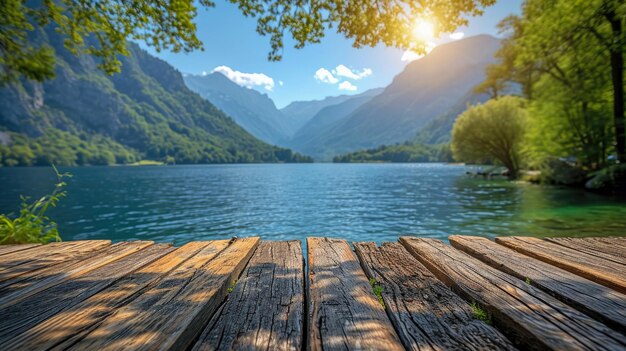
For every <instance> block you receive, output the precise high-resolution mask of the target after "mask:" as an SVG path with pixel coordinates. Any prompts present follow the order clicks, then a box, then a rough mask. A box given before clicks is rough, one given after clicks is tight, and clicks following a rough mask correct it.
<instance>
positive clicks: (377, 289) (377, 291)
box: [370, 278, 385, 308]
mask: <svg viewBox="0 0 626 351" xmlns="http://www.w3.org/2000/svg"><path fill="white" fill-rule="evenodd" d="M370 285H371V286H372V291H373V292H374V295H376V297H377V298H378V302H380V304H381V305H382V306H383V308H385V301H384V300H383V286H382V285H380V283H378V282H376V279H374V278H370Z"/></svg>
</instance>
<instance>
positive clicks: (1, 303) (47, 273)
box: [0, 241, 153, 309]
mask: <svg viewBox="0 0 626 351" xmlns="http://www.w3.org/2000/svg"><path fill="white" fill-rule="evenodd" d="M152 244H153V242H152V241H133V242H122V243H117V244H115V245H112V246H109V247H107V248H106V249H103V250H100V251H96V252H95V253H94V254H93V255H90V256H88V257H84V256H83V257H82V259H78V260H70V261H69V262H66V263H61V264H57V265H53V266H51V267H49V268H42V269H40V270H37V271H35V273H36V274H32V275H30V274H29V276H28V278H27V279H23V280H19V281H18V282H16V283H14V284H11V285H9V286H6V287H3V288H0V309H1V308H6V307H8V306H10V305H13V304H16V303H18V302H19V301H21V300H23V299H25V298H28V297H29V296H32V295H33V294H36V293H38V292H39V291H42V290H45V289H47V288H49V287H51V286H54V285H56V284H60V283H62V282H63V281H65V280H67V279H69V278H71V277H74V276H77V275H80V274H84V273H88V272H89V271H92V270H94V269H96V268H98V267H101V266H104V265H106V264H108V263H110V262H113V261H115V260H117V259H119V258H122V257H124V256H127V255H130V254H133V253H135V252H137V251H139V250H141V249H144V248H146V247H148V246H150V245H152Z"/></svg>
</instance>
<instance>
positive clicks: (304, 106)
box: [280, 95, 354, 133]
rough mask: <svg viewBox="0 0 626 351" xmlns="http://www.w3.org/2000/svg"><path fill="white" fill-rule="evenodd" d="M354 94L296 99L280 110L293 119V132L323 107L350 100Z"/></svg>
mask: <svg viewBox="0 0 626 351" xmlns="http://www.w3.org/2000/svg"><path fill="white" fill-rule="evenodd" d="M353 96H354V95H338V96H329V97H326V98H324V99H322V100H310V101H294V102H292V103H290V104H289V105H287V106H285V107H283V108H282V109H281V110H280V112H282V113H283V115H285V116H286V117H287V119H288V120H290V121H291V124H292V127H293V133H295V132H296V131H298V130H299V129H301V128H302V127H303V126H304V125H305V124H306V123H307V122H308V121H309V120H311V118H313V117H314V116H315V115H316V114H317V113H318V112H320V110H321V109H323V108H325V107H328V106H333V105H337V104H340V103H342V102H344V101H346V100H350V99H351V98H352V97H353Z"/></svg>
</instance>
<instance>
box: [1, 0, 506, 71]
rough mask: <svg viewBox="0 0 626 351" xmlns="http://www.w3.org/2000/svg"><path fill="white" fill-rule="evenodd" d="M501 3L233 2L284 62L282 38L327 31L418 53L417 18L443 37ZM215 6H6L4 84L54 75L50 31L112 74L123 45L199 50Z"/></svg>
mask: <svg viewBox="0 0 626 351" xmlns="http://www.w3.org/2000/svg"><path fill="white" fill-rule="evenodd" d="M495 1H496V0H455V1H439V0H423V1H415V0H343V1H333V0H309V1H292V0H229V2H231V3H233V4H235V5H237V6H238V8H239V9H240V10H241V12H242V13H243V14H244V15H245V16H250V17H255V18H257V32H258V33H259V34H260V35H263V36H269V37H270V46H271V51H270V53H269V55H268V58H269V59H270V60H280V59H281V56H282V54H281V52H282V49H283V47H284V35H285V32H288V33H290V34H291V37H292V39H293V41H294V46H295V47H296V48H302V47H304V46H305V45H306V44H310V43H318V42H320V40H321V39H322V38H323V37H324V34H325V32H326V31H327V30H329V29H331V28H334V29H335V30H336V31H337V32H338V33H340V34H343V35H344V36H346V37H347V38H351V39H353V42H354V46H355V47H360V46H364V45H369V46H374V45H376V44H378V43H384V44H385V45H388V46H397V47H401V48H408V47H411V48H412V49H413V50H414V51H417V52H420V51H424V50H425V46H426V44H425V43H423V42H416V41H415V40H414V38H413V36H412V35H411V33H412V28H413V25H414V23H415V21H416V19H417V18H421V17H429V18H433V20H436V22H437V24H438V27H437V31H438V32H451V31H454V30H455V29H456V28H457V27H459V26H462V25H465V24H467V17H468V16H476V15H480V14H482V11H483V9H484V8H485V7H486V6H489V5H492V4H494V3H495ZM197 4H199V6H200V7H202V8H211V7H213V6H215V4H214V2H213V1H212V0H198V2H197V3H196V2H195V1H194V0H169V1H160V0H147V1H122V0H33V1H24V0H5V1H3V4H2V8H1V9H0V27H1V28H2V30H1V31H0V81H1V82H5V83H6V82H9V81H12V80H15V79H18V78H20V77H25V78H28V79H32V80H37V81H43V80H46V79H50V78H52V77H54V50H53V49H52V48H51V47H50V46H47V45H43V44H39V43H37V41H36V40H34V38H33V34H34V33H37V32H39V31H40V29H42V28H44V27H46V26H52V27H54V28H55V30H56V31H57V32H59V33H60V34H61V35H62V36H63V38H64V44H65V47H66V48H67V49H68V50H70V51H71V52H72V53H74V54H80V53H85V54H89V55H94V56H96V57H98V58H99V59H100V63H99V67H100V68H101V69H103V70H104V71H106V72H107V73H110V74H112V73H115V72H119V70H120V65H121V63H120V61H119V60H118V55H120V54H121V55H128V51H127V49H126V40H129V39H130V40H137V41H142V42H145V43H146V44H147V45H149V46H152V47H154V48H155V49H156V50H157V51H160V50H172V51H174V52H179V51H184V52H187V51H192V50H197V49H202V47H203V46H202V42H201V41H200V40H199V39H198V38H197V36H196V25H195V23H194V19H195V18H196V14H197V11H198V7H197Z"/></svg>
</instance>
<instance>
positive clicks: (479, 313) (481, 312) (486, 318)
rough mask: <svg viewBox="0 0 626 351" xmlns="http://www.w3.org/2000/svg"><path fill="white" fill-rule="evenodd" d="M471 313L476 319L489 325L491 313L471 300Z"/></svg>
mask: <svg viewBox="0 0 626 351" xmlns="http://www.w3.org/2000/svg"><path fill="white" fill-rule="evenodd" d="M471 306H472V313H473V314H474V317H476V319H479V320H481V321H483V322H485V323H487V324H489V325H491V323H492V322H491V314H490V313H489V312H487V310H485V309H483V308H482V307H481V306H480V305H479V304H478V303H477V302H476V301H474V302H472V305H471Z"/></svg>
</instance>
